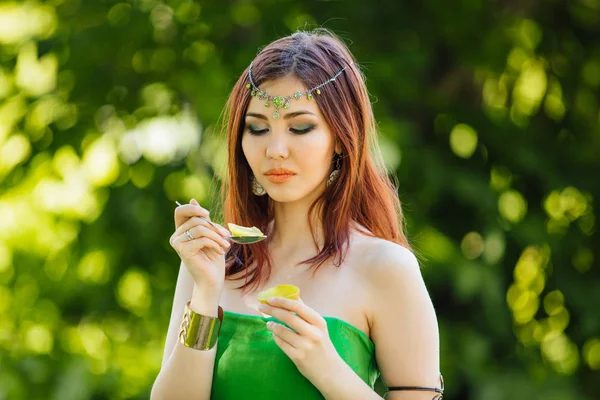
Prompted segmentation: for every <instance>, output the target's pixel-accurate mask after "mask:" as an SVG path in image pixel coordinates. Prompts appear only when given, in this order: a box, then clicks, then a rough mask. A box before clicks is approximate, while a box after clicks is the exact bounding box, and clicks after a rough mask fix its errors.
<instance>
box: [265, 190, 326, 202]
mask: <svg viewBox="0 0 600 400" xmlns="http://www.w3.org/2000/svg"><path fill="white" fill-rule="evenodd" d="M319 190H320V187H315V188H313V189H312V190H306V188H302V189H301V188H298V187H296V188H294V189H291V188H290V189H284V188H274V189H271V190H268V191H267V195H268V196H269V197H270V198H271V200H273V201H276V202H278V203H294V202H297V201H300V200H305V199H307V198H311V199H314V198H316V196H317V192H318V191H319Z"/></svg>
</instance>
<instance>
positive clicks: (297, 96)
mask: <svg viewBox="0 0 600 400" xmlns="http://www.w3.org/2000/svg"><path fill="white" fill-rule="evenodd" d="M301 96H302V93H300V92H298V93H296V94H295V95H294V97H295V98H296V100H298V99H299V98H300V97H301Z"/></svg>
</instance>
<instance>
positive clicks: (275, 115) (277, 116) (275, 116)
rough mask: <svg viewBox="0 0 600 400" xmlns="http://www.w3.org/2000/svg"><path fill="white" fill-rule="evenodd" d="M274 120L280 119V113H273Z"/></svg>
mask: <svg viewBox="0 0 600 400" xmlns="http://www.w3.org/2000/svg"><path fill="white" fill-rule="evenodd" d="M273 119H279V113H278V112H277V111H275V112H274V113H273Z"/></svg>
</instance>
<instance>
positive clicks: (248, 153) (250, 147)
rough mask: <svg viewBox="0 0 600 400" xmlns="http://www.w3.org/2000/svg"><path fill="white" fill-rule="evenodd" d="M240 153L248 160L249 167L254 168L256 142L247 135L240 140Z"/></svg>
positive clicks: (256, 150) (256, 151)
mask: <svg viewBox="0 0 600 400" xmlns="http://www.w3.org/2000/svg"><path fill="white" fill-rule="evenodd" d="M242 152H243V153H244V156H245V157H246V160H248V164H250V167H252V166H254V164H255V162H256V159H257V155H258V147H257V143H256V141H255V140H252V139H251V138H249V137H248V136H247V135H244V137H243V138H242Z"/></svg>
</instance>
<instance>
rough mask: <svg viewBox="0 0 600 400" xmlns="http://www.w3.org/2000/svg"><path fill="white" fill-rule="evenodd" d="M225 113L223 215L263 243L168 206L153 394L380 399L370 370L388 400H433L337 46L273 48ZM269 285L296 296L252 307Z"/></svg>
mask: <svg viewBox="0 0 600 400" xmlns="http://www.w3.org/2000/svg"><path fill="white" fill-rule="evenodd" d="M226 111H227V114H226V115H227V125H226V131H227V139H228V146H229V147H228V153H229V163H228V164H229V172H230V174H229V175H230V176H229V182H228V185H227V188H226V190H225V194H226V199H225V219H226V220H227V221H229V222H232V223H235V224H239V225H243V226H256V227H258V228H259V229H261V230H262V231H263V232H265V234H266V235H267V239H266V240H264V241H262V242H259V243H254V244H246V245H240V244H236V243H230V241H229V240H228V233H229V232H228V231H227V230H225V229H224V228H222V227H219V226H217V225H216V224H214V225H213V224H211V223H209V222H208V221H209V212H208V210H205V209H204V208H202V207H201V206H200V205H199V204H198V202H196V201H195V200H192V201H191V203H190V204H186V205H183V206H180V207H178V208H177V209H176V210H175V225H176V231H175V233H174V234H173V236H172V237H171V240H170V243H171V245H172V246H173V248H175V250H176V251H177V253H178V254H179V256H180V258H181V260H182V266H181V268H180V275H179V278H178V280H177V288H176V291H175V300H174V304H173V312H172V315H171V322H170V325H169V332H168V336H167V341H166V344H165V353H164V358H163V364H162V368H161V371H160V373H159V375H158V377H157V379H156V382H155V384H154V386H153V389H152V398H153V399H188V398H189V399H192V398H193V399H209V398H212V399H225V400H228V399H303V400H304V399H321V398H326V399H361V400H366V399H376V398H381V397H380V396H379V395H377V393H376V392H375V391H374V390H373V385H374V382H375V380H376V379H377V377H378V376H379V373H381V376H382V378H383V382H384V383H385V384H386V386H387V387H388V392H387V394H386V398H387V399H390V400H401V399H406V400H420V399H423V400H425V399H427V400H431V399H432V398H433V399H439V398H441V394H440V393H441V388H442V386H443V383H442V382H441V375H440V373H439V335H438V327H437V321H436V316H435V312H434V309H433V306H432V303H431V300H430V297H429V295H428V293H427V290H426V288H425V285H424V282H423V279H422V276H421V273H420V270H419V266H418V263H417V260H416V259H415V257H414V255H413V254H412V253H411V251H410V250H409V246H408V243H407V240H406V238H405V236H404V234H403V232H402V214H401V211H400V203H399V200H398V197H397V192H396V189H395V188H394V186H393V185H392V184H391V182H390V180H389V179H388V176H387V173H386V171H385V168H384V167H383V163H382V162H381V159H380V156H379V152H378V147H377V140H376V130H375V123H374V120H373V115H372V109H371V104H370V102H369V98H368V93H367V90H366V87H365V84H364V77H363V75H362V74H361V72H360V70H359V69H358V67H357V66H356V63H355V61H354V58H353V56H352V55H351V54H350V52H349V50H348V49H347V47H346V46H345V45H344V44H343V43H342V42H341V41H340V40H339V39H337V38H336V37H335V36H334V35H333V34H331V33H329V32H327V31H325V30H319V31H315V32H311V33H306V32H297V33H295V34H293V35H291V36H289V37H285V38H282V39H279V40H277V41H275V42H273V43H271V44H270V45H268V46H267V47H265V48H264V49H263V50H262V51H261V52H260V53H259V54H258V56H257V57H256V58H255V60H254V61H253V62H252V63H251V64H250V65H249V67H248V68H247V70H246V71H245V72H244V74H243V75H242V76H241V77H240V78H239V80H238V81H237V83H236V85H235V87H234V88H233V91H232V93H231V96H230V98H229V101H228V104H227V109H226ZM279 284H292V285H295V286H298V287H299V288H300V293H301V300H300V301H294V300H288V299H284V298H273V299H270V300H269V304H261V305H259V302H258V300H257V293H258V292H259V291H261V290H264V289H266V288H269V287H273V286H276V285H279ZM182 320H183V322H182ZM267 322H268V323H267ZM180 328H181V329H180ZM219 329H220V331H219ZM217 338H218V340H217Z"/></svg>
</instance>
